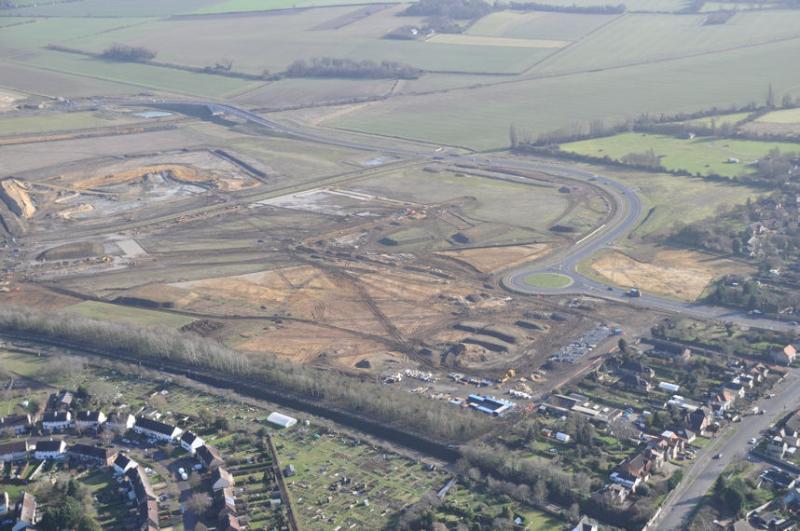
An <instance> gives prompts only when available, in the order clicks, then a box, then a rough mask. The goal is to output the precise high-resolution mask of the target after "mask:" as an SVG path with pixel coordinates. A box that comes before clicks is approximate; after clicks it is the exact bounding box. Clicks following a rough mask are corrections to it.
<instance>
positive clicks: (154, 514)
mask: <svg viewBox="0 0 800 531" xmlns="http://www.w3.org/2000/svg"><path fill="white" fill-rule="evenodd" d="M139 520H140V521H141V523H142V524H143V526H147V527H146V528H147V529H153V528H155V529H158V528H159V524H158V502H157V501H156V500H151V499H147V500H145V501H143V502H142V503H140V504H139Z"/></svg>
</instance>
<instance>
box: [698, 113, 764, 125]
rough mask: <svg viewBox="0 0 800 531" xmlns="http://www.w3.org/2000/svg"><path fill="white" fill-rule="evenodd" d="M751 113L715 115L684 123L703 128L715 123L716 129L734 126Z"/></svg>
mask: <svg viewBox="0 0 800 531" xmlns="http://www.w3.org/2000/svg"><path fill="white" fill-rule="evenodd" d="M750 114H751V113H749V112H735V113H730V114H717V115H714V116H706V117H705V118H696V119H694V120H689V121H687V122H686V123H687V124H692V125H699V126H703V127H711V125H712V123H716V124H717V127H719V126H720V125H725V124H731V125H735V124H737V123H739V122H741V121H742V120H746V119H747V117H748V116H750Z"/></svg>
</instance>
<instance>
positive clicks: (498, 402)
mask: <svg viewBox="0 0 800 531" xmlns="http://www.w3.org/2000/svg"><path fill="white" fill-rule="evenodd" d="M467 403H468V404H469V405H470V407H473V408H475V409H476V410H478V411H480V412H481V413H486V414H487V415H493V416H495V417H500V416H502V415H504V414H505V413H507V412H508V411H509V410H511V408H513V407H514V403H513V402H509V401H508V400H503V399H500V398H495V397H493V396H485V395H469V397H468V398H467Z"/></svg>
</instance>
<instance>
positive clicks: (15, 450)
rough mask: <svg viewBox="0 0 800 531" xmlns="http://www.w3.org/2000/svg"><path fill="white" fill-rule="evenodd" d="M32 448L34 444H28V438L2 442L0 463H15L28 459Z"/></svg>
mask: <svg viewBox="0 0 800 531" xmlns="http://www.w3.org/2000/svg"><path fill="white" fill-rule="evenodd" d="M32 448H33V446H32V445H30V444H28V440H27V439H25V440H24V441H13V442H9V443H5V444H0V463H13V462H14V461H22V460H24V459H27V458H28V452H30V451H31V449H32Z"/></svg>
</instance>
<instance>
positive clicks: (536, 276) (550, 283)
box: [522, 273, 574, 290]
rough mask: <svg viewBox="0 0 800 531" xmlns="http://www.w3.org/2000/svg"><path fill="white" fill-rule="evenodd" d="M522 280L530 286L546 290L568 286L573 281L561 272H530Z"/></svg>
mask: <svg viewBox="0 0 800 531" xmlns="http://www.w3.org/2000/svg"><path fill="white" fill-rule="evenodd" d="M522 282H524V283H525V284H526V285H528V286H530V287H532V288H536V289H542V290H548V289H564V288H568V287H570V286H571V285H572V283H573V282H574V281H573V280H572V278H571V277H569V276H567V275H562V274H561V273H531V274H529V275H527V276H525V277H524V278H523V279H522Z"/></svg>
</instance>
